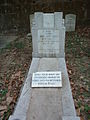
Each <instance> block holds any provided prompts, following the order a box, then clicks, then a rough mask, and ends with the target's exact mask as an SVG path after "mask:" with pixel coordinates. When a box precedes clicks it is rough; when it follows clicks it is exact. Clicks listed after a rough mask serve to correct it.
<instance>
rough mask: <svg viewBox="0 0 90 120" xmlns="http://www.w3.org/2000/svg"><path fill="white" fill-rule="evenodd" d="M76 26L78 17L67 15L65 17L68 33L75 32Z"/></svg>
mask: <svg viewBox="0 0 90 120" xmlns="http://www.w3.org/2000/svg"><path fill="white" fill-rule="evenodd" d="M75 25H76V15H74V14H67V15H66V16H65V27H66V31H75Z"/></svg>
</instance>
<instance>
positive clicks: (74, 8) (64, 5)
mask: <svg viewBox="0 0 90 120" xmlns="http://www.w3.org/2000/svg"><path fill="white" fill-rule="evenodd" d="M36 11H40V12H54V11H63V13H64V17H65V14H68V13H73V14H76V15H77V25H90V0H0V32H2V31H11V32H12V31H16V32H19V31H22V32H29V28H30V27H29V26H30V25H29V24H30V23H29V22H30V21H29V15H30V14H33V13H34V12H36Z"/></svg>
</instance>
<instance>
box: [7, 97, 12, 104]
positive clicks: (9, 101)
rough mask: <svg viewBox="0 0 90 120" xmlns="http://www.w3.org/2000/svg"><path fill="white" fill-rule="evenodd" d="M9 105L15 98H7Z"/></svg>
mask: <svg viewBox="0 0 90 120" xmlns="http://www.w3.org/2000/svg"><path fill="white" fill-rule="evenodd" d="M6 101H7V105H9V104H10V103H11V102H12V101H13V97H7V100H6Z"/></svg>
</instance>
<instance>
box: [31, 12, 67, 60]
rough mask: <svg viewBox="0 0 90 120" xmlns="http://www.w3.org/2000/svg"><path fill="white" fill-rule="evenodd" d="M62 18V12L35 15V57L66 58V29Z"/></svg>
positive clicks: (33, 28)
mask: <svg viewBox="0 0 90 120" xmlns="http://www.w3.org/2000/svg"><path fill="white" fill-rule="evenodd" d="M62 17H63V16H62V12H55V13H52V14H50V13H45V14H43V13H41V12H37V13H35V19H34V21H35V25H34V26H33V27H32V41H33V57H51V58H52V57H64V44H65V27H64V22H63V18H62ZM39 19H40V20H39ZM38 22H39V23H38Z"/></svg>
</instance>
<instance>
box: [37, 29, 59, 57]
mask: <svg viewBox="0 0 90 120" xmlns="http://www.w3.org/2000/svg"><path fill="white" fill-rule="evenodd" d="M38 53H40V54H52V55H55V54H59V30H48V29H47V30H38Z"/></svg>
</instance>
